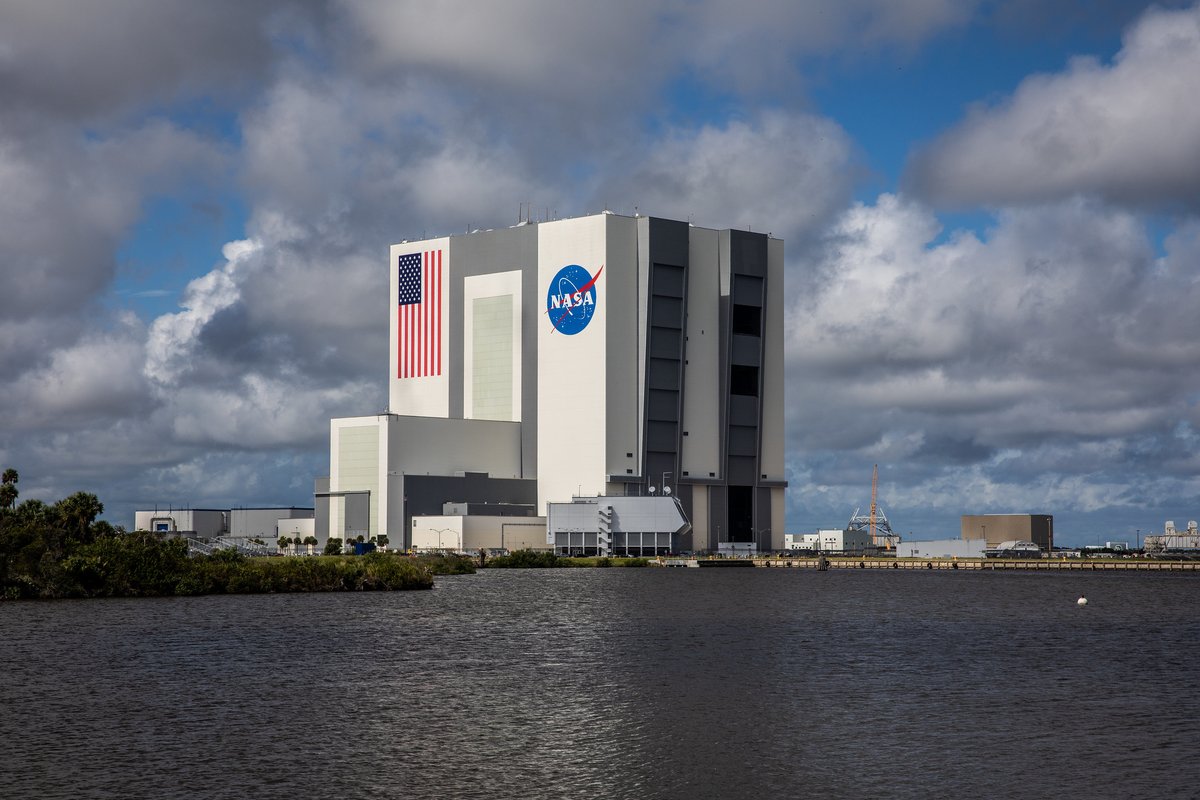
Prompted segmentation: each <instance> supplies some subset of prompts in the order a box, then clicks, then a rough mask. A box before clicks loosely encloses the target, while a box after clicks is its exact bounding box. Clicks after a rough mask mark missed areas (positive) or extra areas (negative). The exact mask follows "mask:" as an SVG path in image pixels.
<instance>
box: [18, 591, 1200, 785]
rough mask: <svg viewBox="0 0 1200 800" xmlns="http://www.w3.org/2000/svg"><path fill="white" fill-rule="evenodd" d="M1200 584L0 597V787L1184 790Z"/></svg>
mask: <svg viewBox="0 0 1200 800" xmlns="http://www.w3.org/2000/svg"><path fill="white" fill-rule="evenodd" d="M1081 593H1083V594H1086V595H1087V596H1088V598H1089V600H1090V601H1091V602H1090V604H1089V605H1088V606H1087V607H1086V608H1079V607H1077V606H1076V603H1075V600H1076V598H1077V597H1078V596H1079V595H1080V594H1081ZM1198 610H1200V578H1197V577H1193V576H1188V575H1136V574H1130V575H1124V574H1122V575H1113V574H1107V575H1105V574H1102V575H1069V576H1068V575H1019V574H1018V575H1014V574H965V573H934V574H924V573H911V572H905V573H889V572H871V573H857V572H830V573H817V572H814V571H801V570H772V571H767V570H744V571H743V570H656V569H645V570H621V569H613V570H546V571H542V570H538V571H488V572H483V573H481V574H479V575H474V576H463V577H453V578H441V579H439V581H438V584H437V588H436V589H435V590H434V591H432V592H401V593H393V594H360V595H350V594H337V595H286V596H248V597H208V598H196V599H169V600H129V601H126V600H116V601H83V602H56V603H7V604H0V670H2V673H0V677H2V680H0V797H3V798H26V797H31V798H32V797H36V798H83V797H87V798H142V797H146V798H165V797H205V798H209V797H211V798H271V797H281V798H285V797H286V798H310V797H311V798H323V797H340V798H357V797H387V798H392V797H395V798H425V797H428V798H444V797H481V798H483V797H486V798H493V797H508V798H535V797H619V798H647V797H664V798H668V797H669V798H702V797H713V798H724V797H752V798H773V797H804V798H863V797H887V798H929V797H951V798H961V797H972V798H1043V797H1044V798H1050V797H1053V798H1064V797H1065V798H1075V797H1078V798H1140V797H1145V798H1196V797H1200V715H1198V712H1200V687H1198V685H1197V684H1198V682H1197V671H1198V668H1200V623H1198V621H1197V620H1198V619H1200V615H1198V613H1197V612H1198Z"/></svg>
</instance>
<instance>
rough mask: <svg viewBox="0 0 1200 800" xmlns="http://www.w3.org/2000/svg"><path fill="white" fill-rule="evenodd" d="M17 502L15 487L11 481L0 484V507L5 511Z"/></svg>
mask: <svg viewBox="0 0 1200 800" xmlns="http://www.w3.org/2000/svg"><path fill="white" fill-rule="evenodd" d="M16 502H17V487H16V486H14V485H12V484H11V483H4V484H0V508H2V509H4V510H5V511H7V510H8V509H10V508H12V507H13V505H14V504H15V503H16Z"/></svg>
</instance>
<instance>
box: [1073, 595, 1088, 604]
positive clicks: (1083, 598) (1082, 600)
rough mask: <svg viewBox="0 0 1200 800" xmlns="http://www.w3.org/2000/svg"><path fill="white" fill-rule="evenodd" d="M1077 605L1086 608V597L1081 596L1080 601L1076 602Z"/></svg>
mask: <svg viewBox="0 0 1200 800" xmlns="http://www.w3.org/2000/svg"><path fill="white" fill-rule="evenodd" d="M1075 603H1076V604H1077V605H1081V606H1086V605H1087V598H1086V597H1084V596H1083V595H1079V599H1078V600H1076V601H1075Z"/></svg>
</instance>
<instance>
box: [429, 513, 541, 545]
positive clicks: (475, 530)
mask: <svg viewBox="0 0 1200 800" xmlns="http://www.w3.org/2000/svg"><path fill="white" fill-rule="evenodd" d="M412 546H413V549H414V550H418V551H439V550H450V551H454V552H472V553H475V552H478V551H480V550H509V551H516V550H549V549H550V546H549V545H548V544H546V518H545V517H516V516H487V515H481V514H469V515H468V514H454V515H442V516H425V517H413V520H412Z"/></svg>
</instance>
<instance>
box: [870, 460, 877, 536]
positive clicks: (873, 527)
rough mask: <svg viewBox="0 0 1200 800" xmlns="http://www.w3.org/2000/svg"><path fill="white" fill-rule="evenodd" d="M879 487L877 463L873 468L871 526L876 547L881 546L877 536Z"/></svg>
mask: <svg viewBox="0 0 1200 800" xmlns="http://www.w3.org/2000/svg"><path fill="white" fill-rule="evenodd" d="M878 489H879V465H878V464H876V465H875V468H874V469H873V470H871V527H870V531H871V544H873V545H874V546H876V547H878V546H879V541H878V540H877V539H876V538H875V509H876V508H877V507H878V505H877V504H876V502H875V501H876V497H877V493H878Z"/></svg>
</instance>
